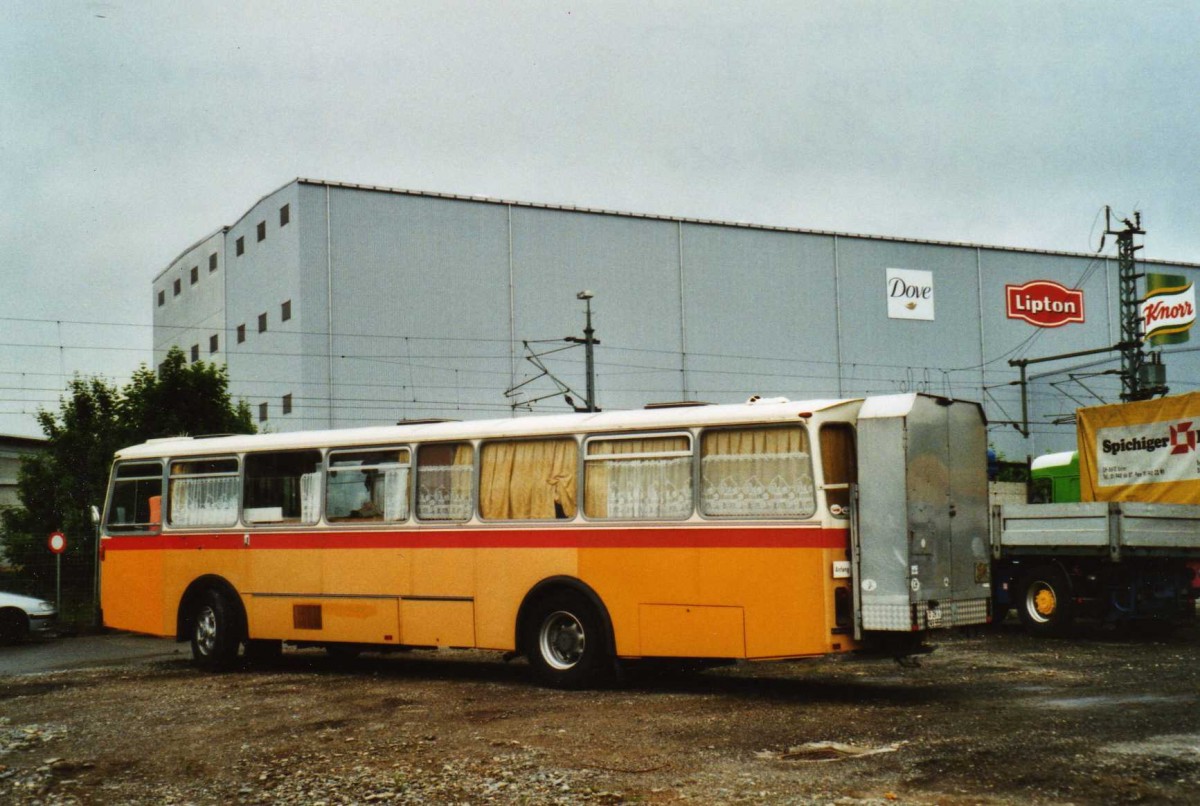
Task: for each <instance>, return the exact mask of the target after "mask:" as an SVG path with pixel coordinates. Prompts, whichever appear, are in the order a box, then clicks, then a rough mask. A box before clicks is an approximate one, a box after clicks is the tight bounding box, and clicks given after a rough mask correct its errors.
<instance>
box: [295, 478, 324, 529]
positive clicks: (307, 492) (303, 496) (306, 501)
mask: <svg viewBox="0 0 1200 806" xmlns="http://www.w3.org/2000/svg"><path fill="white" fill-rule="evenodd" d="M323 475H324V474H323V473H321V471H319V470H318V471H316V472H315V473H305V474H304V475H302V476H301V477H300V522H301V523H306V524H308V523H316V522H317V520H318V519H319V518H320V517H321V492H322V490H321V488H322V483H321V481H322V476H323Z"/></svg>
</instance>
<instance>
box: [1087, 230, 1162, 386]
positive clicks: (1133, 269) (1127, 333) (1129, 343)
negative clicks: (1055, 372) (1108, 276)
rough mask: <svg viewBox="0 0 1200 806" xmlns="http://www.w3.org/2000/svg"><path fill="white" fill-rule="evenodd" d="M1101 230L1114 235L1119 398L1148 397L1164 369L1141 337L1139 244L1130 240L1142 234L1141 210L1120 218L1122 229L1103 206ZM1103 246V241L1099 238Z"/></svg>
mask: <svg viewBox="0 0 1200 806" xmlns="http://www.w3.org/2000/svg"><path fill="white" fill-rule="evenodd" d="M1104 223H1105V227H1104V234H1105V235H1114V236H1116V238H1117V268H1118V274H1117V277H1118V280H1117V284H1118V289H1119V292H1120V293H1119V297H1118V299H1119V301H1120V311H1121V400H1124V401H1126V402H1128V401H1131V400H1149V399H1150V398H1151V397H1153V396H1154V395H1156V394H1162V393H1163V392H1164V391H1165V390H1166V387H1165V385H1164V384H1165V382H1166V371H1165V368H1164V367H1163V364H1162V356H1161V354H1159V353H1151V354H1150V356H1149V360H1147V356H1146V350H1145V344H1144V343H1143V341H1142V336H1143V331H1142V315H1141V302H1142V301H1141V298H1140V297H1139V296H1138V290H1137V281H1138V278H1139V277H1142V276H1143V275H1142V274H1139V273H1138V270H1137V262H1136V260H1135V254H1136V253H1137V252H1138V250H1140V249H1141V248H1142V245H1141V244H1135V243H1134V242H1133V236H1135V235H1145V234H1146V231H1145V230H1143V229H1142V214H1141V213H1140V212H1136V211H1135V212H1134V214H1133V221H1130V220H1129V219H1128V218H1124V219H1121V222H1120V223H1122V224H1124V225H1125V227H1124V229H1120V230H1114V229H1113V227H1112V208H1111V207H1107V206H1106V207H1105V208H1104ZM1101 248H1103V241H1101Z"/></svg>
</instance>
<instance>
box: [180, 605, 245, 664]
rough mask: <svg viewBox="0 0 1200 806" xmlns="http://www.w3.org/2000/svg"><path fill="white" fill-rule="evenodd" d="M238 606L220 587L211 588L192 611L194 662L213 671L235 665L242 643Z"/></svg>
mask: <svg viewBox="0 0 1200 806" xmlns="http://www.w3.org/2000/svg"><path fill="white" fill-rule="evenodd" d="M234 608H235V605H234V604H233V603H232V602H231V601H229V599H228V597H227V596H226V595H225V594H223V593H221V592H220V591H217V590H211V589H210V590H207V591H205V592H204V594H203V595H202V596H201V597H200V601H199V602H198V603H197V605H196V609H195V611H193V613H192V662H193V663H195V664H196V665H197V666H199V667H200V668H201V669H205V670H207V671H210V672H219V671H224V670H226V669H229V668H231V667H232V666H233V665H234V664H235V663H236V662H237V656H238V648H239V647H240V646H241V643H242V636H241V635H240V628H239V624H240V622H239V621H238V618H237V612H236V610H235V609H234Z"/></svg>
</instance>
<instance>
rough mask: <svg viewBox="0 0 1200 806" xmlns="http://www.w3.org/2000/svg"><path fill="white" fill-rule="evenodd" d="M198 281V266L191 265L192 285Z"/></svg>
mask: <svg viewBox="0 0 1200 806" xmlns="http://www.w3.org/2000/svg"><path fill="white" fill-rule="evenodd" d="M198 282H200V267H199V266H192V285H195V284H196V283H198Z"/></svg>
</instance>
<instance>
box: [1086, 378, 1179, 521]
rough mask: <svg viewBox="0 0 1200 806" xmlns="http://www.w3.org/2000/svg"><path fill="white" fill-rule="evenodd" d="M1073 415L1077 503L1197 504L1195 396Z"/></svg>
mask: <svg viewBox="0 0 1200 806" xmlns="http://www.w3.org/2000/svg"><path fill="white" fill-rule="evenodd" d="M1076 417H1077V421H1078V438H1079V477H1080V478H1079V491H1080V498H1081V499H1082V500H1084V501H1144V502H1164V503H1175V504H1200V392H1191V393H1189V394H1186V395H1174V396H1172V397H1163V398H1158V399H1155V400H1142V401H1138V402H1136V403H1116V404H1113V405H1111V406H1095V407H1093V408H1087V409H1079V410H1078V411H1077V412H1076Z"/></svg>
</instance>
